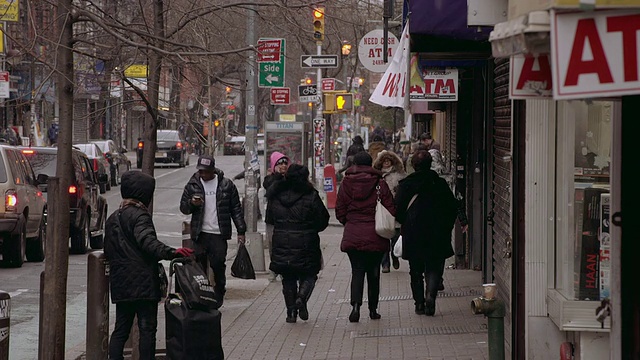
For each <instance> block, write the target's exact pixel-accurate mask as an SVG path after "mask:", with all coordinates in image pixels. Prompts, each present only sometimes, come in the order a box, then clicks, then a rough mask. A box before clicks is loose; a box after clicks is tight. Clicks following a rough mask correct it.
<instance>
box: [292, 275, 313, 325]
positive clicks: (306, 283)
mask: <svg viewBox="0 0 640 360" xmlns="http://www.w3.org/2000/svg"><path fill="white" fill-rule="evenodd" d="M315 285H316V278H315V277H312V278H306V279H304V280H303V281H301V282H300V288H299V289H298V296H297V299H296V309H298V315H299V316H300V319H302V320H305V321H306V320H308V319H309V310H308V309H307V301H308V300H309V297H310V296H311V293H312V292H313V288H314V287H315Z"/></svg>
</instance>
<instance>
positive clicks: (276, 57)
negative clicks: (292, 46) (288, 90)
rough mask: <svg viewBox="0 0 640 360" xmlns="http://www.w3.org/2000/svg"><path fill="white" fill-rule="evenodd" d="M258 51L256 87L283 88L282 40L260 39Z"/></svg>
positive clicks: (283, 47)
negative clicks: (258, 72)
mask: <svg viewBox="0 0 640 360" xmlns="http://www.w3.org/2000/svg"><path fill="white" fill-rule="evenodd" d="M258 51H259V53H258V60H257V61H258V64H259V70H260V74H259V76H258V87H284V76H285V71H284V69H285V59H286V57H285V41H284V39H260V40H258Z"/></svg>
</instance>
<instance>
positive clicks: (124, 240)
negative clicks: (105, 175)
mask: <svg viewBox="0 0 640 360" xmlns="http://www.w3.org/2000/svg"><path fill="white" fill-rule="evenodd" d="M132 173H133V174H132ZM139 175H144V174H142V173H140V172H137V171H136V172H134V171H131V172H127V173H125V174H124V175H123V176H122V184H121V192H122V195H123V197H126V198H125V200H124V201H123V202H122V206H121V208H120V209H118V210H116V211H114V212H113V213H112V214H111V216H109V218H108V219H107V222H106V224H105V237H104V254H105V257H106V258H107V260H108V261H109V269H110V276H109V283H110V284H111V301H113V302H114V303H118V302H123V301H133V300H153V301H160V296H161V294H160V278H159V273H158V261H160V260H171V259H173V258H175V257H176V252H175V249H173V248H172V247H169V246H167V245H165V244H164V243H162V242H161V241H160V240H158V237H157V235H156V230H155V227H154V226H153V220H152V218H151V214H150V213H149V211H148V210H147V209H146V207H145V205H148V204H149V201H150V199H151V197H152V196H153V190H154V187H155V180H154V179H153V178H152V177H150V176H148V175H145V176H146V177H148V178H145V177H140V176H139ZM149 179H150V180H153V181H154V182H153V183H150V182H149Z"/></svg>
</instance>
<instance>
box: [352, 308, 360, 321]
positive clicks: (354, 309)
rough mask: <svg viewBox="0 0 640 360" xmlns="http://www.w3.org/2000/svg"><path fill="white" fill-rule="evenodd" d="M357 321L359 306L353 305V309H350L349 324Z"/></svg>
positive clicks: (358, 319)
mask: <svg viewBox="0 0 640 360" xmlns="http://www.w3.org/2000/svg"><path fill="white" fill-rule="evenodd" d="M358 321H360V304H353V309H351V314H349V322H358Z"/></svg>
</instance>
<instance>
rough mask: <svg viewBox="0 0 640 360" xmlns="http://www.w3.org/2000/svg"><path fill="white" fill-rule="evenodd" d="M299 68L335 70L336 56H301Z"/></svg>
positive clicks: (336, 65)
mask: <svg viewBox="0 0 640 360" xmlns="http://www.w3.org/2000/svg"><path fill="white" fill-rule="evenodd" d="M300 67H303V68H337V67H338V55H302V56H300Z"/></svg>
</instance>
